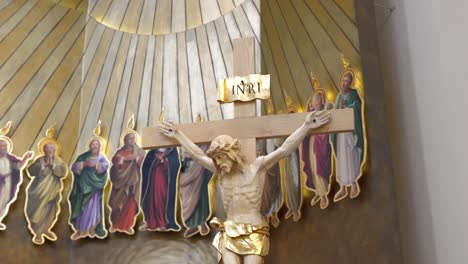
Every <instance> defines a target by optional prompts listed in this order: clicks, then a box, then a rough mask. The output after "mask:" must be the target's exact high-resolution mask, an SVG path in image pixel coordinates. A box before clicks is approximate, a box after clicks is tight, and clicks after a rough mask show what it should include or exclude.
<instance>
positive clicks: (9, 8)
mask: <svg viewBox="0 0 468 264" xmlns="http://www.w3.org/2000/svg"><path fill="white" fill-rule="evenodd" d="M26 2H32V1H28V0H9V1H6V0H5V1H4V2H3V3H5V4H7V5H6V6H4V7H3V8H1V9H0V25H3V23H5V21H7V20H8V19H10V17H11V16H13V15H15V14H16V13H17V12H18V9H19V8H21V7H22V6H23V5H24V4H25V3H26Z"/></svg>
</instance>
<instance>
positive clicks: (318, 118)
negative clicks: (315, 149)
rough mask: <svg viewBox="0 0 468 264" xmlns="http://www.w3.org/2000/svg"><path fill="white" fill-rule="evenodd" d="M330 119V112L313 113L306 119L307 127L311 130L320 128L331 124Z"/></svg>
mask: <svg viewBox="0 0 468 264" xmlns="http://www.w3.org/2000/svg"><path fill="white" fill-rule="evenodd" d="M330 117H331V114H330V112H329V111H326V110H323V111H315V112H311V113H310V114H309V115H308V116H307V118H306V121H305V125H306V126H307V127H308V128H310V129H314V128H318V127H321V126H323V125H325V124H327V123H328V122H330Z"/></svg>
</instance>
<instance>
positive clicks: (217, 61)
mask: <svg viewBox="0 0 468 264" xmlns="http://www.w3.org/2000/svg"><path fill="white" fill-rule="evenodd" d="M221 21H222V20H221ZM206 33H207V35H208V44H209V45H210V52H211V60H212V64H213V70H214V80H215V81H216V83H217V82H218V80H220V79H224V78H226V77H228V75H227V71H226V65H225V61H224V60H223V53H222V51H221V47H220V44H219V40H218V34H216V28H215V24H214V23H213V22H212V23H209V24H206ZM230 66H231V65H230ZM220 106H221V110H222V114H223V118H224V119H231V118H234V104H230V103H229V104H221V105H220Z"/></svg>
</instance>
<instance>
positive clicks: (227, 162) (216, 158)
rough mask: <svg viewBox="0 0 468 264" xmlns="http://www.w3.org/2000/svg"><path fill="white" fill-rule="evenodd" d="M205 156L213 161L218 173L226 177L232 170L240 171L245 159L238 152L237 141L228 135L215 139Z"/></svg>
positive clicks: (238, 144) (238, 145)
mask: <svg viewBox="0 0 468 264" xmlns="http://www.w3.org/2000/svg"><path fill="white" fill-rule="evenodd" d="M206 155H207V156H208V157H210V158H212V159H213V163H214V165H215V168H216V170H217V172H218V173H220V174H221V175H226V174H229V173H231V171H232V170H233V169H239V170H242V168H243V167H244V162H245V158H244V156H243V155H242V154H241V152H240V143H239V140H237V139H233V138H232V137H230V136H228V135H221V136H218V137H216V138H215V139H214V140H213V141H212V142H211V145H210V148H209V149H208V151H207V152H206Z"/></svg>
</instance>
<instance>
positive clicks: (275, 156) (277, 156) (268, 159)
mask: <svg viewBox="0 0 468 264" xmlns="http://www.w3.org/2000/svg"><path fill="white" fill-rule="evenodd" d="M330 116H331V114H330V112H328V111H326V110H324V111H318V112H311V113H310V114H309V115H308V116H307V118H306V120H305V122H304V124H302V126H301V127H299V128H298V129H297V130H296V131H294V133H292V134H291V135H290V136H289V137H288V138H287V139H286V140H285V141H284V143H283V145H281V147H279V148H277V149H276V150H275V151H273V152H271V153H270V154H268V155H266V156H261V157H258V158H257V160H256V162H261V164H262V165H261V166H263V167H264V168H265V169H269V168H271V167H273V166H274V165H275V164H276V163H277V162H278V161H280V160H281V159H282V158H284V157H287V156H288V155H289V154H291V152H293V151H294V150H295V149H296V148H297V147H298V146H299V144H301V142H302V141H303V140H304V138H305V136H306V135H307V134H309V132H310V131H311V130H313V129H317V128H319V127H321V126H323V125H325V124H327V123H328V122H329V121H330Z"/></svg>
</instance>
